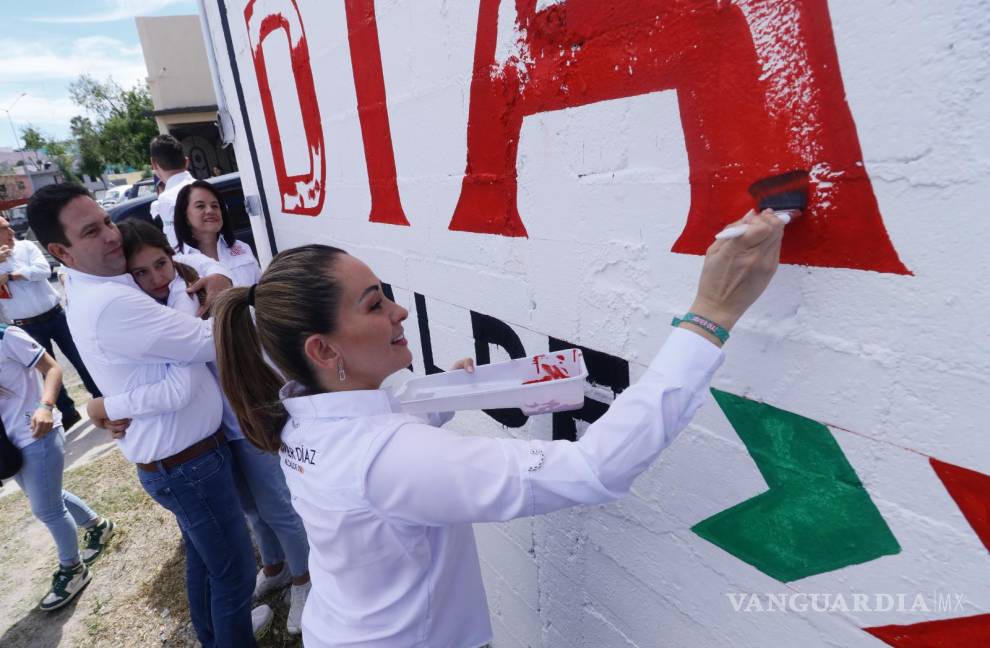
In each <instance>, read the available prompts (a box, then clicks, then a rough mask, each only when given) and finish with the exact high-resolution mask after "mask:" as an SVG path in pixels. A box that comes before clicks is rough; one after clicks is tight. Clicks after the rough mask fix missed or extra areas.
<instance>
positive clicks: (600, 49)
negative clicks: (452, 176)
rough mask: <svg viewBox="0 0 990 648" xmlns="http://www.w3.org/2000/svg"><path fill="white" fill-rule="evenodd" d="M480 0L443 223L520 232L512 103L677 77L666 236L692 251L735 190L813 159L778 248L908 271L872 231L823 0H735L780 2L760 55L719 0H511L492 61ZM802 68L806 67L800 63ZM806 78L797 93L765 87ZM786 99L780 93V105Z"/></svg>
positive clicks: (647, 86) (489, 24)
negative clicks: (676, 196)
mask: <svg viewBox="0 0 990 648" xmlns="http://www.w3.org/2000/svg"><path fill="white" fill-rule="evenodd" d="M511 1H512V0H481V4H480V8H479V11H478V31H477V37H476V41H475V54H474V65H473V72H472V79H471V90H470V108H469V114H468V130H467V166H466V169H465V172H464V178H463V181H462V185H461V194H460V197H459V199H458V202H457V207H456V209H455V211H454V215H453V218H452V220H451V222H450V229H451V230H458V231H466V232H479V233H485V234H499V235H502V236H527V233H526V227H525V226H524V225H523V222H522V219H521V218H520V216H519V210H518V205H517V182H516V160H517V155H518V146H519V134H520V130H521V128H522V122H523V119H524V118H525V117H526V116H529V115H534V114H538V113H542V112H548V111H554V110H560V109H563V108H569V107H574V106H583V105H587V104H592V103H597V102H600V101H606V100H610V99H617V98H621V97H631V96H636V95H641V94H645V93H649V92H656V91H659V90H670V89H674V90H677V97H678V102H679V105H680V112H681V123H682V125H683V128H684V138H685V142H686V145H687V154H688V162H689V166H690V172H689V181H690V184H691V207H690V211H689V213H688V216H687V224H686V225H685V227H684V231H683V232H682V233H681V235H680V237H679V238H678V239H677V241H676V242H675V243H674V246H673V248H672V250H673V251H674V252H678V253H682V254H699V255H700V254H704V253H705V250H706V249H707V248H708V246H709V245H710V244H711V242H712V240H713V238H714V236H715V234H716V233H717V232H718V231H720V230H721V229H722V228H723V227H724V226H725V225H726V224H727V223H728V222H729V221H732V220H735V219H736V218H738V217H740V216H741V215H742V214H743V213H745V212H746V211H747V210H748V209H750V208H751V207H752V203H751V200H750V196H749V195H748V193H747V191H746V189H747V187H748V186H749V185H750V184H751V183H752V182H755V181H757V180H760V179H763V178H766V177H769V176H773V175H777V174H779V173H781V172H783V171H787V170H790V169H812V170H815V169H818V170H823V171H821V172H820V173H819V174H818V176H819V178H820V179H821V180H823V181H827V182H826V186H828V188H827V189H821V190H819V188H818V186H817V185H813V186H812V190H811V194H810V196H809V203H808V208H807V210H806V211H805V214H804V216H803V217H802V218H800V219H798V220H797V221H795V222H794V223H793V224H791V225H790V226H788V229H787V235H786V236H785V238H784V243H783V250H782V252H781V261H782V262H784V263H792V264H804V265H812V266H824V267H836V268H854V269H860V270H874V271H877V272H890V273H897V274H910V271H909V270H908V269H907V268H906V267H905V266H904V264H903V263H901V261H900V259H899V258H898V256H897V252H896V250H895V249H894V247H893V245H892V244H891V242H890V239H889V238H888V236H887V231H886V229H885V227H884V224H883V219H882V218H881V216H880V212H879V208H878V206H877V201H876V197H875V195H874V193H873V186H872V184H871V182H870V178H869V176H868V175H867V173H866V170H865V167H864V166H863V155H862V151H861V149H860V144H859V137H858V135H857V133H856V125H855V123H854V121H853V118H852V114H851V112H850V110H849V106H848V104H847V103H846V100H845V89H844V87H843V83H842V77H841V73H840V68H839V61H838V56H837V54H836V50H835V41H834V37H833V35H832V28H831V18H830V16H829V13H828V2H827V0H749V1H748V2H747V4H748V5H749V11H750V12H751V13H753V14H759V13H765V14H774V13H780V14H781V15H793V16H795V17H796V18H797V20H796V25H795V27H796V30H797V31H796V34H795V36H794V37H792V36H791V32H790V30H787V31H786V32H785V31H784V30H781V31H780V32H779V34H780V35H779V37H778V38H779V40H778V42H777V43H775V44H774V49H775V50H776V51H775V55H777V56H778V57H779V58H780V59H781V60H782V61H785V62H793V63H794V64H793V65H787V66H784V67H782V68H781V69H780V70H779V71H778V72H775V73H774V76H773V78H762V75H763V68H762V65H761V63H760V60H759V56H758V54H759V53H758V52H757V50H756V46H755V44H754V42H753V37H752V33H751V30H750V26H749V24H748V23H747V22H746V18H745V15H744V14H743V12H742V10H741V9H740V8H739V7H738V6H736V5H734V4H732V3H721V2H719V3H716V2H670V1H669V0H612V1H611V2H602V1H601V0H568V1H567V2H566V3H556V4H553V5H550V6H549V7H546V8H544V9H543V10H541V11H536V3H535V2H532V1H531V0H530V1H527V2H524V1H522V0H517V1H516V8H517V28H518V30H519V33H520V34H525V45H526V47H527V48H528V51H529V52H530V55H531V56H530V57H528V58H527V60H526V61H519V60H517V59H516V58H511V59H510V60H508V61H506V62H505V63H504V64H503V65H501V66H498V65H497V64H496V62H495V53H496V42H497V36H498V14H499V5H500V2H511ZM802 75H807V76H802ZM783 86H786V87H792V88H793V87H798V86H801V87H805V86H806V91H805V92H803V93H802V99H801V100H800V101H787V97H786V96H784V95H778V94H775V93H776V92H777V91H776V90H775V88H777V87H783ZM785 102H786V103H785Z"/></svg>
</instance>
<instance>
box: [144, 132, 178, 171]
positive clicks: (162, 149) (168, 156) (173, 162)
mask: <svg viewBox="0 0 990 648" xmlns="http://www.w3.org/2000/svg"><path fill="white" fill-rule="evenodd" d="M151 159H152V160H154V161H155V162H157V163H158V166H160V167H161V168H163V169H165V170H166V171H181V170H183V169H185V168H186V152H185V151H183V150H182V143H181V142H179V140H177V139H175V138H174V137H172V136H171V135H158V136H156V137H155V139H153V140H151Z"/></svg>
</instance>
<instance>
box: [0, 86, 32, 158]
mask: <svg viewBox="0 0 990 648" xmlns="http://www.w3.org/2000/svg"><path fill="white" fill-rule="evenodd" d="M26 96H27V93H26V92H22V93H21V94H19V95H17V99H14V101H12V102H11V104H10V105H9V106H7V107H6V108H4V109H3V111H4V112H5V113H7V123H9V124H10V134H11V135H13V136H14V148H17V147H18V146H20V142H19V141H18V137H17V131H16V130H14V120H13V119H12V118H11V117H10V111H11V110H12V109H13V107H14V106H15V105H16V104H17V102H18V101H20V100H21V99H23V98H24V97H26ZM21 162H23V163H24V174H25V175H28V168H27V160H26V159H25V158H24V147H21Z"/></svg>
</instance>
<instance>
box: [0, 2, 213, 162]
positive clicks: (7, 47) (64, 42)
mask: <svg viewBox="0 0 990 648" xmlns="http://www.w3.org/2000/svg"><path fill="white" fill-rule="evenodd" d="M196 13H198V3H197V2H196V1H195V0H87V1H84V2H79V1H78V0H38V1H37V2H4V3H3V13H2V19H0V24H2V26H3V27H2V29H0V122H2V123H0V147H10V146H13V145H14V134H13V133H12V132H11V124H10V121H13V125H14V130H15V131H16V133H17V136H18V138H19V137H20V133H21V130H22V129H23V128H24V127H25V126H27V125H29V124H30V125H32V126H35V127H36V128H38V129H39V130H41V131H42V132H43V133H45V134H46V135H49V136H54V137H68V135H69V120H70V119H71V118H72V117H73V116H75V115H79V114H83V110H82V108H80V107H79V106H76V105H75V104H73V103H72V100H71V99H70V98H69V84H70V83H72V82H73V81H75V80H76V79H78V78H79V75H80V74H83V73H86V74H90V75H92V76H94V77H96V78H97V79H99V80H101V81H102V80H106V79H107V77H112V78H113V79H114V81H116V82H117V83H119V84H120V85H121V86H123V87H125V88H129V87H132V86H133V85H134V84H135V83H137V82H139V81H142V80H144V78H145V77H146V76H147V70H146V69H145V67H144V57H143V56H142V55H141V43H140V41H139V40H138V33H137V27H136V26H135V24H134V18H135V17H136V16H167V15H177V14H196ZM25 92H26V93H27V95H25V96H23V97H20V98H19V99H18V97H19V96H20V95H21V93H25ZM15 102H16V103H15ZM11 104H13V107H12V108H11ZM6 109H9V114H10V120H8V118H7V115H8V113H7V112H5V110H6ZM19 141H20V140H19ZM17 146H18V147H20V146H21V144H20V143H18V144H17Z"/></svg>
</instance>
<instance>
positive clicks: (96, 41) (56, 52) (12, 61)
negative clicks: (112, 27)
mask: <svg viewBox="0 0 990 648" xmlns="http://www.w3.org/2000/svg"><path fill="white" fill-rule="evenodd" d="M0 52H3V53H4V65H3V67H2V68H0V83H32V82H37V81H52V80H65V81H72V80H74V79H76V78H78V77H79V75H81V74H89V75H91V76H93V77H95V78H96V79H98V80H101V81H102V80H104V79H106V78H107V77H113V79H114V80H115V81H116V82H117V83H119V84H120V85H121V86H123V87H125V88H129V87H131V86H133V85H134V84H135V83H137V82H138V81H141V80H143V79H144V78H145V77H146V76H147V69H146V68H145V66H144V55H143V54H142V53H141V47H140V45H129V44H127V43H125V42H123V41H120V40H117V39H115V38H108V37H106V36H89V37H86V38H77V39H76V40H74V41H71V42H69V43H67V44H66V43H61V42H59V43H38V42H36V41H25V40H12V39H0Z"/></svg>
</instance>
